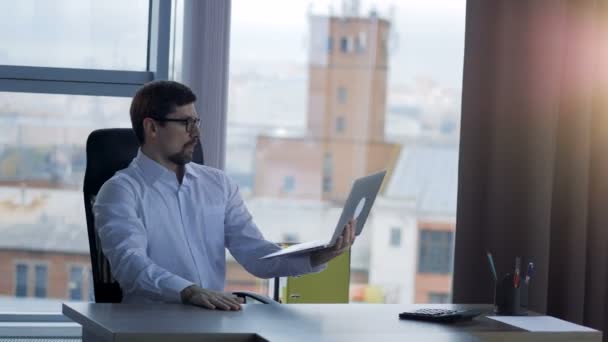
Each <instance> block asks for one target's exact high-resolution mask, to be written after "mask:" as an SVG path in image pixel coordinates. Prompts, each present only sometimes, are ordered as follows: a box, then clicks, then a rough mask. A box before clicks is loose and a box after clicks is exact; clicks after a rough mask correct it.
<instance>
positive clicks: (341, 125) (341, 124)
mask: <svg viewBox="0 0 608 342" xmlns="http://www.w3.org/2000/svg"><path fill="white" fill-rule="evenodd" d="M345 129H346V120H345V119H344V116H338V117H337V118H336V132H338V133H343V132H344V130H345Z"/></svg>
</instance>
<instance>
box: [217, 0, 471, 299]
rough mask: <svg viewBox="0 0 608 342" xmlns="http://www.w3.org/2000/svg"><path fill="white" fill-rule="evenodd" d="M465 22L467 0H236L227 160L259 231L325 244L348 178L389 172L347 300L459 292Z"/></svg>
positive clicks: (234, 274)
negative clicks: (454, 286)
mask: <svg viewBox="0 0 608 342" xmlns="http://www.w3.org/2000/svg"><path fill="white" fill-rule="evenodd" d="M268 8H272V9H273V10H272V11H268V10H267V9H268ZM277 13H280V15H276V14H277ZM464 24H465V0H457V1H454V0H430V1H408V2H399V1H383V0H380V1H337V0H336V1H332V0H329V1H327V0H317V1H314V0H313V1H288V2H286V1H281V0H276V1H275V0H261V2H260V1H258V2H255V3H254V2H251V1H247V0H233V2H232V18H231V25H232V27H231V39H230V44H231V46H230V75H229V82H230V84H229V97H228V137H227V154H226V168H227V172H228V174H229V175H230V176H231V177H232V178H234V179H235V180H236V181H238V183H239V185H240V188H241V191H242V194H243V197H244V198H245V201H246V202H247V205H248V207H249V209H250V211H251V212H252V215H253V218H254V220H255V222H256V223H257V225H258V226H259V227H260V229H261V230H262V233H263V234H264V236H265V237H266V238H267V239H269V240H272V241H276V242H285V241H284V240H285V239H286V237H293V236H297V237H298V241H300V242H303V241H309V240H316V239H328V238H329V236H330V235H331V232H332V229H333V227H334V226H335V224H336V222H337V220H338V217H339V216H340V213H341V210H342V206H343V204H344V201H345V198H346V197H347V196H348V194H349V191H350V187H351V184H352V182H353V180H354V179H356V178H358V177H361V176H364V175H367V174H370V173H372V172H375V171H378V170H381V169H387V170H388V171H389V172H388V173H387V178H386V179H385V183H384V186H383V189H382V192H381V194H380V195H379V197H378V199H377V200H376V202H375V204H374V208H373V209H372V212H371V216H370V217H369V218H368V220H367V222H366V225H365V228H364V230H363V233H362V234H361V236H359V237H358V238H357V241H356V243H355V245H354V247H353V249H352V259H351V282H350V297H351V301H359V302H386V303H411V302H428V301H444V300H446V299H445V298H450V284H451V269H452V266H451V264H452V259H453V256H452V251H453V248H452V246H451V245H452V243H453V239H452V238H451V235H446V234H447V233H449V234H452V233H453V231H454V229H455V221H456V220H455V218H456V190H457V170H458V163H457V161H458V144H459V130H460V128H459V127H460V101H461V99H460V94H461V83H462V62H463V54H464V27H465V25H464ZM268 37H272V38H273V39H268ZM286 180H288V182H287V181H286ZM287 190H288V191H287ZM393 227H399V230H394V231H393V230H392V228H393ZM425 227H426V228H428V229H430V230H431V231H432V232H438V233H439V234H438V235H428V236H427V235H424V233H423V232H422V230H423V228H425ZM421 233H422V234H421ZM435 239H439V240H437V241H436V240H435ZM290 242H294V241H290ZM387 245H389V246H393V247H391V248H387V247H388V246H387ZM419 256H424V259H423V260H421V261H420V260H419V261H417V260H418V259H419ZM228 262H229V264H231V265H234V266H233V269H234V270H233V271H231V270H230V268H229V271H228V274H227V278H228V279H227V280H228V282H227V283H228V285H229V286H232V287H233V288H235V287H238V285H239V284H240V283H239V281H241V280H242V279H244V277H245V276H244V275H243V274H245V273H244V272H241V271H242V270H241V269H240V268H239V267H238V265H237V264H236V262H235V261H234V260H233V259H232V257H229V258H228ZM425 269H428V270H431V271H433V272H435V273H432V274H428V273H426V272H422V271H421V270H425ZM249 279H253V277H251V278H249ZM252 281H253V280H252ZM262 290H263V289H262ZM265 294H267V293H265Z"/></svg>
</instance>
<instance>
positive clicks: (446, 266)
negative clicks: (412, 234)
mask: <svg viewBox="0 0 608 342" xmlns="http://www.w3.org/2000/svg"><path fill="white" fill-rule="evenodd" d="M453 239H454V233H453V232H448V231H438V230H421V231H420V247H419V248H420V249H419V251H420V252H419V257H418V271H419V272H420V273H438V274H447V273H450V272H451V271H452V247H453V246H452V245H453Z"/></svg>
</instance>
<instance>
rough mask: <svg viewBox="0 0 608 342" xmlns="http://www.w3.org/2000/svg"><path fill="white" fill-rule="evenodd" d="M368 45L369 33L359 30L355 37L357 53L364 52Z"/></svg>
mask: <svg viewBox="0 0 608 342" xmlns="http://www.w3.org/2000/svg"><path fill="white" fill-rule="evenodd" d="M366 45H367V35H366V34H365V32H363V31H361V32H359V35H358V36H357V37H356V38H355V50H356V51H357V53H364V52H365V48H366Z"/></svg>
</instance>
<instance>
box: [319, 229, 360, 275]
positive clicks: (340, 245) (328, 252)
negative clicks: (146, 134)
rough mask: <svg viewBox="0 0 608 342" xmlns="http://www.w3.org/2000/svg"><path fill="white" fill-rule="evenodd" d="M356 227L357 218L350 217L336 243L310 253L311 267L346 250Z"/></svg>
mask: <svg viewBox="0 0 608 342" xmlns="http://www.w3.org/2000/svg"><path fill="white" fill-rule="evenodd" d="M356 227H357V220H356V219H350V220H349V221H348V223H347V224H346V226H344V230H343V231H342V235H340V237H339V238H338V240H337V241H336V244H335V245H334V246H333V247H330V248H326V249H322V250H319V251H315V252H312V253H311V254H310V263H311V265H312V267H316V266H319V265H322V264H324V263H326V262H328V261H330V260H331V259H333V258H335V257H337V256H338V255H340V254H342V253H344V252H345V251H347V250H348V249H349V248H350V247H351V246H352V245H353V243H354V242H355V238H356V237H355V229H356Z"/></svg>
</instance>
